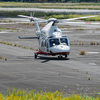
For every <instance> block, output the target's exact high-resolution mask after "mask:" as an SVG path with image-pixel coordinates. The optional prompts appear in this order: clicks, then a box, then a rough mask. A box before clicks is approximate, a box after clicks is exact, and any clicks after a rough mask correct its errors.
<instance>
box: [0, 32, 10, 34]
mask: <svg viewBox="0 0 100 100" xmlns="http://www.w3.org/2000/svg"><path fill="white" fill-rule="evenodd" d="M0 33H1V34H2V33H9V32H0Z"/></svg>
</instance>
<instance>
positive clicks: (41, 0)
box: [0, 0, 100, 3]
mask: <svg viewBox="0 0 100 100" xmlns="http://www.w3.org/2000/svg"><path fill="white" fill-rule="evenodd" d="M0 1H3V2H8V1H9V2H37V3H38V2H40V3H43V2H53V3H55V2H72V3H77V2H99V1H100V0H0Z"/></svg>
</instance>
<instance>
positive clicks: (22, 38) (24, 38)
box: [18, 36, 39, 39]
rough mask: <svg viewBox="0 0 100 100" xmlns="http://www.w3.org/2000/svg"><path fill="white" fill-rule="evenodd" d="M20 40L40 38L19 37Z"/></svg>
mask: <svg viewBox="0 0 100 100" xmlns="http://www.w3.org/2000/svg"><path fill="white" fill-rule="evenodd" d="M18 38H19V39H39V37H20V36H18Z"/></svg>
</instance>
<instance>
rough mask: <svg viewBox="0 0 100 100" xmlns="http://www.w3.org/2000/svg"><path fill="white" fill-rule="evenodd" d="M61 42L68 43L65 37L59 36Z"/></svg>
mask: <svg viewBox="0 0 100 100" xmlns="http://www.w3.org/2000/svg"><path fill="white" fill-rule="evenodd" d="M60 41H61V43H62V44H65V45H68V41H67V39H66V38H60Z"/></svg>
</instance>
